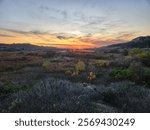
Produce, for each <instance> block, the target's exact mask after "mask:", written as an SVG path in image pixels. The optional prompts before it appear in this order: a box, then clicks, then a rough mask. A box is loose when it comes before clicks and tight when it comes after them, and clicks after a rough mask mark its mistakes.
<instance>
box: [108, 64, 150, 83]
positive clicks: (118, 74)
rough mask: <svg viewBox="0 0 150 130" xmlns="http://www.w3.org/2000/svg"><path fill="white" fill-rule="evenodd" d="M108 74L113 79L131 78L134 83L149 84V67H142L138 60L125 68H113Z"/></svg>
mask: <svg viewBox="0 0 150 130" xmlns="http://www.w3.org/2000/svg"><path fill="white" fill-rule="evenodd" d="M110 75H111V77H113V78H114V79H115V80H131V81H133V82H135V83H142V84H145V85H147V86H149V85H150V68H148V67H143V66H142V64H140V63H138V62H133V63H131V64H130V66H129V67H128V68H126V69H122V68H119V69H113V70H112V72H111V74H110Z"/></svg>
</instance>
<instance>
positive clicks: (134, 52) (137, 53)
mask: <svg viewBox="0 0 150 130" xmlns="http://www.w3.org/2000/svg"><path fill="white" fill-rule="evenodd" d="M129 55H131V56H133V57H137V58H138V59H140V61H141V62H142V63H144V64H145V65H147V66H150V62H149V59H150V51H148V50H144V49H140V48H134V49H131V50H130V51H129Z"/></svg>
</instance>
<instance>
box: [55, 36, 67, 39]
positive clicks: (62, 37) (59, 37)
mask: <svg viewBox="0 0 150 130" xmlns="http://www.w3.org/2000/svg"><path fill="white" fill-rule="evenodd" d="M57 38H58V39H60V40H61V39H67V38H66V37H64V36H57Z"/></svg>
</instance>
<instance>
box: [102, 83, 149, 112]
mask: <svg viewBox="0 0 150 130" xmlns="http://www.w3.org/2000/svg"><path fill="white" fill-rule="evenodd" d="M100 95H101V97H100V99H101V100H103V101H104V102H106V103H108V104H110V105H112V106H114V107H117V108H119V109H120V111H122V112H134V113H135V112H140V113H141V112H150V104H149V102H150V90H149V89H148V88H144V87H143V86H137V85H135V84H134V83H132V82H117V83H113V84H111V85H109V86H108V87H105V88H104V89H103V91H100Z"/></svg>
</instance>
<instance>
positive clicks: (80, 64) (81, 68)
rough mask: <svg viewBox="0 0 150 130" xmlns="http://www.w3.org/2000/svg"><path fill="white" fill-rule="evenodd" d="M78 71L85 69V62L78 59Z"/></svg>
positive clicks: (76, 67) (76, 68) (76, 66)
mask: <svg viewBox="0 0 150 130" xmlns="http://www.w3.org/2000/svg"><path fill="white" fill-rule="evenodd" d="M75 70H76V72H81V71H84V70H85V63H84V62H83V61H78V63H77V64H76V65H75Z"/></svg>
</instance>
